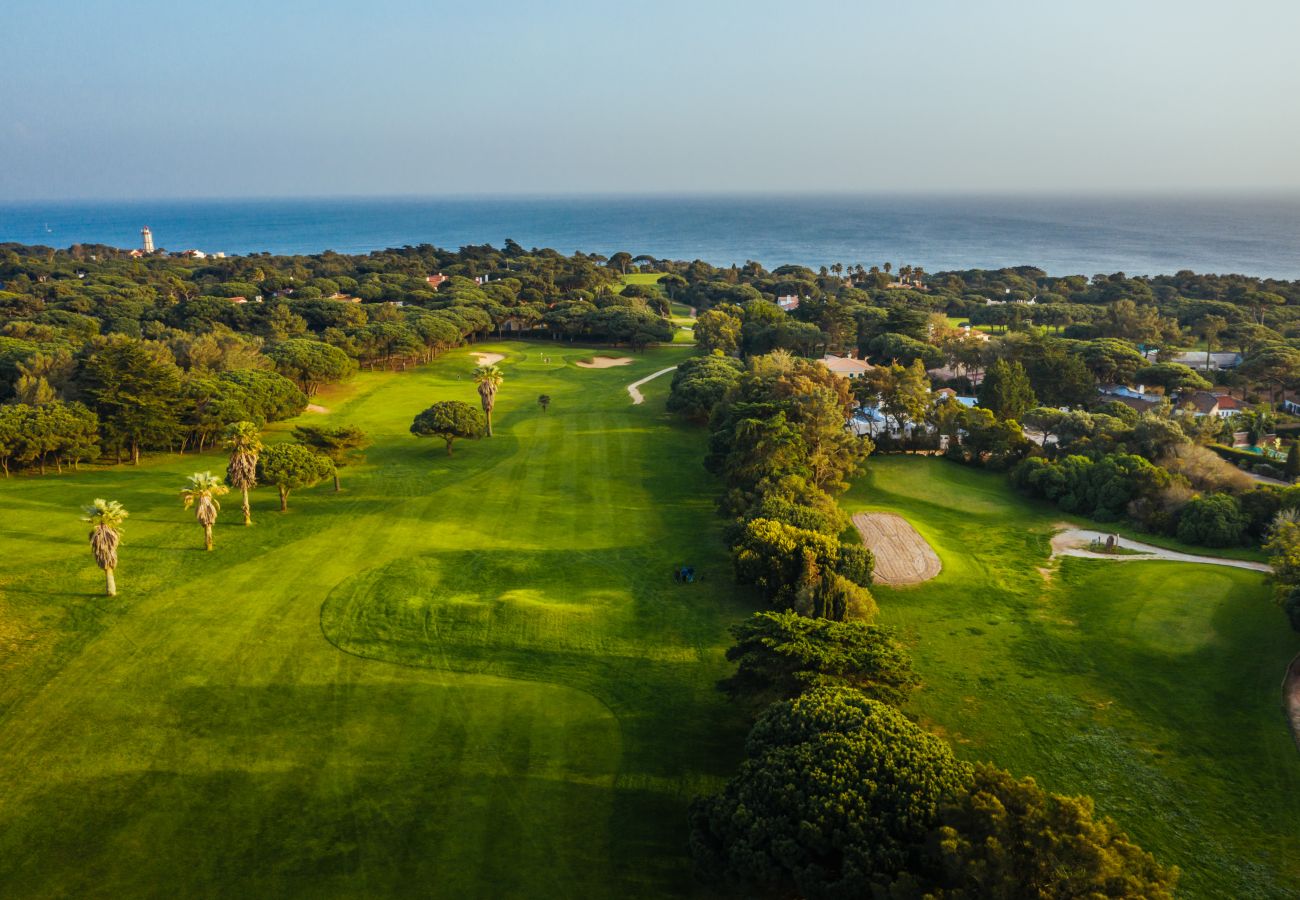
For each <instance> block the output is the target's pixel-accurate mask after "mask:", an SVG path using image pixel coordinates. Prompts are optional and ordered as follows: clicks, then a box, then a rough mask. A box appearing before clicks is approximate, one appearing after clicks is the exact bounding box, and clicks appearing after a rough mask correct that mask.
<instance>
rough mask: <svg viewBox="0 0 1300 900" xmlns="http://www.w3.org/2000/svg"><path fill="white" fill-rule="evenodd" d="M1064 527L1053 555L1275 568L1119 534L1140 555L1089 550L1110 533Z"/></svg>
mask: <svg viewBox="0 0 1300 900" xmlns="http://www.w3.org/2000/svg"><path fill="white" fill-rule="evenodd" d="M1060 527H1061V528H1062V529H1063V530H1062V531H1058V532H1057V533H1056V534H1054V535H1052V556H1053V557H1057V556H1078V557H1082V558H1083V559H1105V560H1110V561H1111V562H1132V561H1134V560H1139V561H1140V560H1152V559H1167V560H1171V561H1173V562H1190V563H1205V564H1206V565H1210V566H1230V567H1232V568H1234V569H1250V570H1251V571H1252V572H1271V571H1272V569H1270V568H1269V567H1268V564H1267V563H1262V562H1251V561H1250V560H1247V559H1224V558H1223V557H1221V556H1198V555H1196V554H1194V553H1179V552H1178V551H1177V550H1166V549H1165V548H1164V547H1157V546H1155V545H1154V544H1144V543H1142V542H1141V541H1133V540H1129V539H1128V538H1122V537H1118V536H1117V537H1116V543H1117V545H1118V546H1119V547H1120V548H1121V549H1124V550H1135V551H1138V554H1137V555H1134V554H1122V555H1111V554H1108V553H1094V552H1093V551H1091V550H1089V549H1088V545H1089V544H1091V543H1092V542H1093V541H1101V542H1102V543H1105V541H1106V538H1107V537H1109V536H1110V535H1109V534H1108V533H1107V532H1104V531H1091V530H1088V529H1085V528H1075V527H1073V526H1071V525H1061V526H1060Z"/></svg>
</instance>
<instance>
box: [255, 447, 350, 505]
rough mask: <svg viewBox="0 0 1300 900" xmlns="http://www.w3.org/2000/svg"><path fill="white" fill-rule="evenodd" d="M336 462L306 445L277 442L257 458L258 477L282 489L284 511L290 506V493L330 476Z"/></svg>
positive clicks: (281, 501)
mask: <svg viewBox="0 0 1300 900" xmlns="http://www.w3.org/2000/svg"><path fill="white" fill-rule="evenodd" d="M333 472H334V465H333V463H331V462H330V461H329V460H328V459H326V458H325V457H323V456H318V455H317V454H315V453H313V452H312V451H311V450H310V449H309V448H307V447H304V446H303V445H302V444H275V445H273V446H270V447H267V448H266V449H265V450H264V451H262V454H261V456H260V457H259V458H258V460H257V477H258V478H259V479H261V480H262V481H265V482H266V483H267V484H273V485H275V486H276V487H277V488H279V489H280V512H286V511H287V510H288V509H289V492H290V491H292V490H295V489H297V488H306V487H311V486H312V485H314V484H319V483H320V482H322V481H324V480H325V479H326V478H329V477H330V475H332V474H333Z"/></svg>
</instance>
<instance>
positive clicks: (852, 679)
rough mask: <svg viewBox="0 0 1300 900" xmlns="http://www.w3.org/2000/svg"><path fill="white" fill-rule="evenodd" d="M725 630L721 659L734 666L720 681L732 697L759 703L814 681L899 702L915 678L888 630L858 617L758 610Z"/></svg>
mask: <svg viewBox="0 0 1300 900" xmlns="http://www.w3.org/2000/svg"><path fill="white" fill-rule="evenodd" d="M731 634H732V636H733V637H734V638H735V639H736V643H735V645H734V646H732V647H731V648H730V649H729V650H727V659H728V660H730V661H731V662H734V663H736V664H737V668H736V674H735V675H732V676H731V677H730V678H727V679H726V680H724V681H720V682H718V688H719V689H720V690H722V691H723V692H725V693H726V694H727V695H728V696H729V697H731V699H732V700H738V701H743V702H746V703H747V704H750V705H752V706H754V707H765V706H767V705H768V704H770V703H773V702H775V701H778V700H792V699H794V698H795V697H797V696H799V695H800V694H802V693H804V692H806V691H809V690H811V689H813V688H818V687H851V688H856V689H857V690H859V691H861V692H862V693H863V694H864V695H865V696H867V697H870V698H871V699H873V700H879V701H880V702H882V703H888V704H889V705H890V706H902V705H903V704H904V703H905V702H907V698H908V695H909V694H911V692H912V690H913V689H914V688H915V687H916V686H917V685H918V684H919V683H920V679H919V678H918V677H917V676H916V674H915V672H913V671H912V662H911V659H909V657H908V656H907V653H906V652H905V651H904V650H903V648H902V647H901V646H899V645H898V643H897V642H896V641H895V640H894V639H893V635H892V633H891V632H889V631H888V630H886V629H884V628H880V627H877V626H875V625H866V624H863V623H861V622H834V621H831V620H828V619H810V618H807V617H805V616H801V615H799V614H797V613H794V612H759V613H755V614H754V615H753V616H751V617H750V618H749V619H748V620H747V621H745V622H742V623H740V624H739V625H733V626H732V628H731Z"/></svg>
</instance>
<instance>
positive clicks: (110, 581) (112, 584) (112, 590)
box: [104, 569, 117, 597]
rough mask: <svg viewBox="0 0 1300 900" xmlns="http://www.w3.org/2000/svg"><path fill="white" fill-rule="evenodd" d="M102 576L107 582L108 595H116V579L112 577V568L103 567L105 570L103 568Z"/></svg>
mask: <svg viewBox="0 0 1300 900" xmlns="http://www.w3.org/2000/svg"><path fill="white" fill-rule="evenodd" d="M104 578H105V580H106V582H107V587H108V596H110V597H116V596H117V580H116V579H114V578H113V570H112V569H105V570H104Z"/></svg>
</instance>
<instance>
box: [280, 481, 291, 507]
mask: <svg viewBox="0 0 1300 900" xmlns="http://www.w3.org/2000/svg"><path fill="white" fill-rule="evenodd" d="M288 509H289V489H288V488H287V487H285V486H284V485H280V512H285V511H287V510H288Z"/></svg>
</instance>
